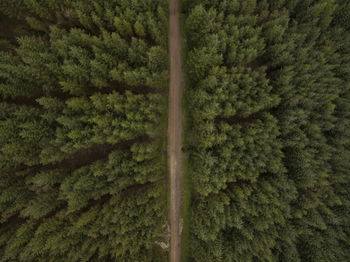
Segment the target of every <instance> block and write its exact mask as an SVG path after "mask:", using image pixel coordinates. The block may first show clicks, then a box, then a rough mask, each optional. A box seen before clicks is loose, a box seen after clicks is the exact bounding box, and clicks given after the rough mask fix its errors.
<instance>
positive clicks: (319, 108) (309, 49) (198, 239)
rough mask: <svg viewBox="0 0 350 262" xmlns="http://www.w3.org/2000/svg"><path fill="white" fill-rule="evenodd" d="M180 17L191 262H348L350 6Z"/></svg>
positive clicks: (270, 2)
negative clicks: (183, 57)
mask: <svg viewBox="0 0 350 262" xmlns="http://www.w3.org/2000/svg"><path fill="white" fill-rule="evenodd" d="M182 12H183V13H184V14H185V18H184V28H185V29H184V30H185V38H186V54H185V61H184V65H185V68H184V69H185V72H186V74H187V85H186V91H185V98H184V99H185V104H186V107H187V108H186V111H187V112H188V116H187V117H188V124H187V125H188V126H189V127H188V131H187V133H186V136H185V143H186V149H187V151H188V155H189V161H188V162H189V165H190V168H189V170H190V172H188V175H189V176H190V177H191V180H192V185H193V193H192V202H191V218H190V221H191V224H190V255H189V256H190V258H189V260H188V261H195V262H203V261H215V262H220V261H222V262H230V261H232V262H233V261H235V262H237V261H238V262H249V261H252V262H253V261H255V262H256V261H271V262H289V261H290V262H298V261H301V262H316V261H317V262H340V261H344V262H345V261H350V197H349V196H350V191H349V190H350V176H349V170H350V165H349V160H350V154H349V149H350V140H349V137H350V133H349V130H350V123H349V119H350V118H349V117H350V92H349V91H350V81H349V80H350V45H349V43H350V42H349V40H350V31H349V30H350V2H349V1H341V0H324V1H323V0H322V1H321V0H183V2H182Z"/></svg>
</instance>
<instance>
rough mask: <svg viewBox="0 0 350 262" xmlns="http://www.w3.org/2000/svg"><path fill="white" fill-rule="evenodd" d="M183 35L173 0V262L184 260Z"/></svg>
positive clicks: (170, 127) (170, 13) (171, 183)
mask: <svg viewBox="0 0 350 262" xmlns="http://www.w3.org/2000/svg"><path fill="white" fill-rule="evenodd" d="M181 51H182V38H181V33H180V20H179V0H169V54H170V86H169V118H168V121H169V124H168V132H169V161H170V233H171V236H170V262H179V261H180V259H181V232H180V230H181V229H180V221H181V203H182V188H183V185H182V176H183V170H182V167H183V165H182V161H183V156H182V151H181V146H182V120H183V115H182V107H181V97H182V85H183V79H184V78H183V73H182V68H181V63H182V60H181Z"/></svg>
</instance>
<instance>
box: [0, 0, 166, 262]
mask: <svg viewBox="0 0 350 262" xmlns="http://www.w3.org/2000/svg"><path fill="white" fill-rule="evenodd" d="M167 27H168V3H167V1H166V0H143V1H139V0H130V1H129V0H61V1H56V0H16V1H13V0H1V1H0V108H1V109H0V145H1V147H0V169H1V172H0V261H33V262H40V261H45V262H48V261H55V262H56V261H62V262H63V261H64V262H67V261H70V262H73V261H79V262H82V261H106V262H107V261H128V262H129V261H130V262H131V261H132V262H135V261H146V262H147V261H150V262H154V261H155V262H156V261H162V262H163V261H165V259H166V256H167V255H166V253H165V252H164V251H163V250H162V249H161V248H160V247H159V245H158V244H156V243H157V242H159V241H166V239H164V235H166V227H164V225H165V223H166V222H165V221H164V217H165V215H166V205H167V203H166V201H167V195H166V194H167V193H166V190H167V177H166V150H165V149H166V147H165V145H166V121H167V120H166V113H167V82H168V50H167V46H168V43H167V30H168V29H167Z"/></svg>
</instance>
